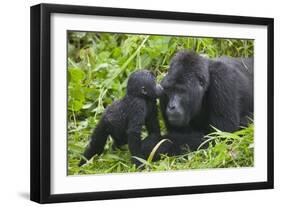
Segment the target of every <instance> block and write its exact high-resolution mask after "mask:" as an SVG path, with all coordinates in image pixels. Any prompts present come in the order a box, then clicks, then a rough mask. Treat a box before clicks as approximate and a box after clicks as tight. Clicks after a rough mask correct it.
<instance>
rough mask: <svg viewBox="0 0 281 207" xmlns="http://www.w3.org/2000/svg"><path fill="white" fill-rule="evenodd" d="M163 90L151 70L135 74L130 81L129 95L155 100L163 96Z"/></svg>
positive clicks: (139, 71)
mask: <svg viewBox="0 0 281 207" xmlns="http://www.w3.org/2000/svg"><path fill="white" fill-rule="evenodd" d="M162 90H163V89H162V86H161V85H160V84H156V80H155V76H154V75H153V73H152V72H150V71H149V70H138V71H136V72H133V73H132V74H131V75H130V77H129V79H128V84H127V94H128V95H131V96H135V97H142V98H149V99H155V98H157V97H158V96H159V95H160V94H162Z"/></svg>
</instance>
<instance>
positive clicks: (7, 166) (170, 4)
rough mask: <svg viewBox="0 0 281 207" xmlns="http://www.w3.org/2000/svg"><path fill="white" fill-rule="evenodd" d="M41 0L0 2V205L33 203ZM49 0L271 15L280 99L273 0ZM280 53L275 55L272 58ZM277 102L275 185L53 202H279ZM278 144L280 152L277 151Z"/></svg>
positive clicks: (280, 31) (279, 18) (280, 17)
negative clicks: (32, 85) (32, 54)
mask: <svg viewBox="0 0 281 207" xmlns="http://www.w3.org/2000/svg"><path fill="white" fill-rule="evenodd" d="M40 2H46V1H43V0H42V1H35V0H33V1H20V0H19V1H12V0H11V1H3V2H2V3H1V13H0V15H1V32H0V35H1V36H0V40H1V44H0V45H1V48H0V53H1V54H0V57H1V59H0V60H1V64H0V66H1V67H0V71H1V75H0V90H1V91H0V94H1V96H0V97H1V102H0V104H1V107H0V110H1V113H0V114H1V119H0V129H1V142H0V143H1V148H0V153H1V154H0V155H1V156H0V157H1V165H0V166H1V167H0V198H1V199H0V205H1V206H36V205H37V204H35V203H33V202H31V201H29V200H28V198H29V166H30V165H29V144H30V143H29V112H30V110H29V98H30V94H29V7H30V6H31V5H34V4H37V3H40ZM48 2H49V3H51V2H53V3H68V4H78V3H79V4H83V5H92V6H111V7H127V8H139V9H155V10H172V11H184V12H198V13H219V14H231V15H244V16H264V17H274V18H275V37H276V38H275V45H276V46H275V106H278V105H281V97H280V89H281V82H280V78H281V72H280V70H279V69H278V68H281V61H280V56H281V52H280V46H281V45H280V37H281V27H280V25H281V13H280V9H279V8H280V5H278V1H277V0H276V1H261V2H259V1H245V0H244V1H243V0H235V1H232V2H228V3H227V2H226V1H225V0H212V1H209V0H205V1H203V0H196V1H193V2H189V1H186V0H183V1H180V0H173V1H166V2H165V1H164V0H160V1H156V0H154V1H151V0H123V1H121V0H107V1H104V0H96V1H90V0H88V1H86V0H80V1H79V2H78V1H74V0H70V1H62V0H60V1H59V0H57V1H51V0H50V1H48ZM277 57H279V58H277ZM280 117H281V114H280V108H278V107H275V129H276V130H275V149H276V150H275V152H276V153H275V175H276V176H275V189H274V190H259V191H246V192H231V193H212V194H197V195H183V196H170V197H154V198H137V199H123V200H113V201H95V202H83V203H67V204H66V203H64V204H54V205H53V206H93V205H95V206H113V205H114V206H124V207H125V206H152V205H153V206H155V205H157V206H175V205H178V206H183V205H189V206H191V205H194V206H195V205H196V206H206V205H208V206H226V205H227V206H228V207H231V206H233V207H234V206H235V207H237V206H246V205H248V206H254V205H258V206H262V205H270V203H272V204H271V205H272V206H276V204H277V205H278V204H279V205H280V202H281V198H280V195H281V180H280V174H281V172H280V170H281V164H280V156H281V153H280V149H279V148H280V147H279V146H280V144H281V140H280V139H279V137H280V132H281V131H280V130H281V128H280V126H278V125H280ZM277 150H279V152H278V151H277Z"/></svg>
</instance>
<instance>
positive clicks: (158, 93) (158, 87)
mask: <svg viewBox="0 0 281 207" xmlns="http://www.w3.org/2000/svg"><path fill="white" fill-rule="evenodd" d="M163 93H164V89H163V87H162V86H161V85H160V84H157V85H156V96H157V97H160V96H162V95H163Z"/></svg>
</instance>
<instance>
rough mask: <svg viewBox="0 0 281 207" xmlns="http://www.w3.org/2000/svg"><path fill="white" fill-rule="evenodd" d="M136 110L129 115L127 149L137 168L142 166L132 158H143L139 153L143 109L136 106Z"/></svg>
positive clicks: (143, 116)
mask: <svg viewBox="0 0 281 207" xmlns="http://www.w3.org/2000/svg"><path fill="white" fill-rule="evenodd" d="M135 109H136V110H134V112H133V113H131V114H130V117H129V120H128V129H127V136H128V147H129V150H130V153H131V155H132V156H133V157H132V161H133V163H134V164H136V165H137V166H139V165H140V164H142V163H141V162H140V161H139V160H137V159H136V158H134V157H139V158H143V154H142V151H141V129H142V126H143V125H144V124H145V110H144V109H145V108H144V107H141V106H136V107H135Z"/></svg>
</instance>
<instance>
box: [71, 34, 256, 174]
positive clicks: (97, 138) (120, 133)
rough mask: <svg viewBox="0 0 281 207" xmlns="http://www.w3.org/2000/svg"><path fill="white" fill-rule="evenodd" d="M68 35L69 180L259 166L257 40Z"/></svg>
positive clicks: (168, 36)
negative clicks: (256, 144) (256, 83)
mask: <svg viewBox="0 0 281 207" xmlns="http://www.w3.org/2000/svg"><path fill="white" fill-rule="evenodd" d="M66 35H67V38H66V39H67V64H66V65H67V68H66V70H67V175H68V176H72V175H89V174H108V173H134V172H139V173H143V172H145V173H148V172H155V171H159V172H160V171H175V170H177V171H179V170H194V169H201V170H204V169H206V170H208V169H212V168H252V167H254V166H255V165H254V163H255V157H254V150H255V147H254V146H255V141H254V140H255V138H254V128H255V124H254V68H255V67H254V56H255V54H254V46H255V41H254V39H236V38H228V37H224V38H221V37H220V38H218V37H196V36H188V34H187V35H186V36H174V35H161V34H134V33H114V32H98V31H75V30H68V31H67V33H66Z"/></svg>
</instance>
